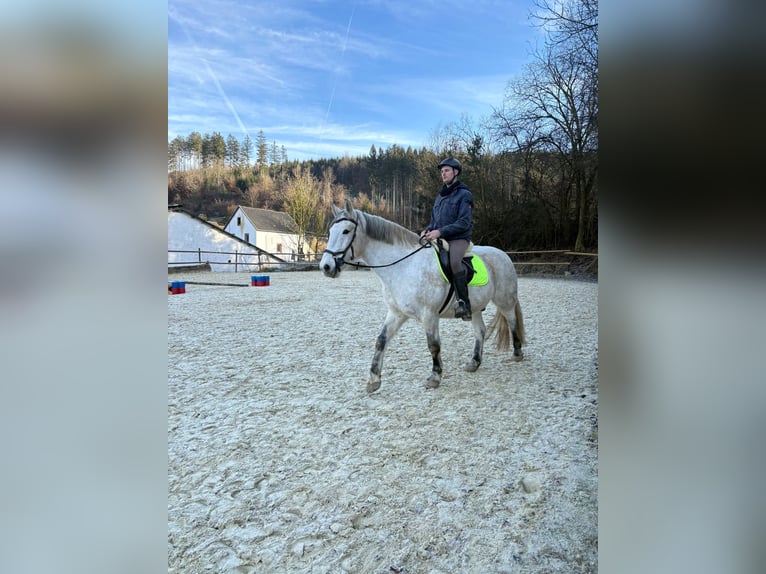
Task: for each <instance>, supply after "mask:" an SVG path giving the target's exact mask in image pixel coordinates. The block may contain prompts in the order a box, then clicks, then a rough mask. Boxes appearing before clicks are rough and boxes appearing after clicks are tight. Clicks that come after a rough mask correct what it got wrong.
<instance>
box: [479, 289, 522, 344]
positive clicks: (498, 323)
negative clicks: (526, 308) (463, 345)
mask: <svg viewBox="0 0 766 574" xmlns="http://www.w3.org/2000/svg"><path fill="white" fill-rule="evenodd" d="M514 313H515V315H516V334H517V335H518V337H519V340H520V341H521V344H522V345H525V344H526V342H527V341H526V336H525V334H524V316H523V315H522V314H521V305H520V304H519V302H518V301H516V306H515V307H514ZM493 333H494V334H495V348H496V349H497V350H498V351H508V350H509V349H510V348H511V324H510V323H509V322H508V319H506V317H505V314H503V312H502V311H500V309H498V310H497V312H496V313H495V316H494V317H492V321H490V323H489V326H488V327H487V335H486V338H487V339H489V338H490V337H491V336H492V334H493Z"/></svg>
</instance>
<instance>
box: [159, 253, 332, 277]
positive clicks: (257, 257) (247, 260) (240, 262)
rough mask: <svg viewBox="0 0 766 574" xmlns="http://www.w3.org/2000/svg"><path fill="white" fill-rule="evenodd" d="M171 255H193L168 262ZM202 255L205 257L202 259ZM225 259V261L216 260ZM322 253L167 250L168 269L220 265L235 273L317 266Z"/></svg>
mask: <svg viewBox="0 0 766 574" xmlns="http://www.w3.org/2000/svg"><path fill="white" fill-rule="evenodd" d="M171 253H182V254H184V253H185V254H193V255H196V258H195V257H189V260H183V261H178V260H176V261H170V260H169V259H170V254H171ZM203 255H204V256H205V257H203ZM221 258H226V261H221V260H216V259H221ZM321 258H322V253H304V254H295V253H251V252H248V253H242V252H240V251H206V250H204V249H168V268H173V267H185V266H191V265H194V266H197V265H210V266H213V265H221V266H229V267H232V268H233V271H234V272H235V273H236V272H238V271H240V270H242V271H248V270H250V271H251V270H253V268H255V269H256V270H258V271H261V270H263V269H280V268H286V269H296V268H301V267H307V266H311V265H316V264H318V262H319V260H320V259H321Z"/></svg>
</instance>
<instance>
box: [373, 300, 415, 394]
mask: <svg viewBox="0 0 766 574" xmlns="http://www.w3.org/2000/svg"><path fill="white" fill-rule="evenodd" d="M406 320H407V317H404V316H403V315H398V314H396V313H392V312H391V311H389V312H388V314H387V315H386V320H385V321H384V322H383V328H382V329H381V330H380V334H379V335H378V338H377V340H376V341H375V353H374V354H373V356H372V365H371V366H370V380H369V381H368V382H367V392H368V393H374V392H375V391H377V390H378V389H379V388H380V373H381V371H382V370H383V358H384V357H385V356H386V346H387V345H388V343H389V342H390V341H391V339H393V338H394V335H396V332H397V331H398V330H399V328H400V327H401V326H402V325H403V324H404V322H405V321H406Z"/></svg>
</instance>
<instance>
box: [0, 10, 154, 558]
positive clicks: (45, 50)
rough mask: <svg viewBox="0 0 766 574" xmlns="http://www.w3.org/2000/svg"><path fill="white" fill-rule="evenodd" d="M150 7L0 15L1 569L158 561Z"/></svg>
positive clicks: (152, 90)
mask: <svg viewBox="0 0 766 574" xmlns="http://www.w3.org/2000/svg"><path fill="white" fill-rule="evenodd" d="M166 31H167V5H166V4H165V3H161V4H159V5H157V4H156V3H147V2H143V1H139V2H137V3H128V4H124V3H123V4H114V3H100V2H95V1H89V2H70V3H66V4H61V3H53V2H39V1H34V0H33V1H31V2H26V3H23V4H22V3H15V4H13V5H11V6H8V7H6V10H4V13H3V19H2V22H1V23H0V46H1V47H2V49H1V50H0V54H2V56H0V77H2V78H3V80H2V82H0V178H2V183H1V184H0V190H2V192H1V193H0V198H2V199H1V200H2V210H0V264H2V275H1V276H0V311H1V312H2V317H3V319H2V321H0V343H1V344H2V345H1V347H0V348H2V357H3V361H2V364H3V376H2V380H3V384H2V389H3V397H2V401H0V430H2V433H3V436H4V440H3V447H2V454H3V473H2V478H0V481H2V489H1V491H2V494H0V497H2V501H1V503H0V506H2V508H3V515H4V520H3V535H2V536H1V537H0V540H2V542H0V569H1V570H3V571H5V572H38V571H55V572H77V573H83V572H94V573H95V572H99V573H100V572H126V573H127V572H150V571H155V572H156V571H161V570H162V569H166V568H167V511H166V509H167V501H166V492H167V474H166V458H167V446H166V444H167V438H166V437H167V431H166V420H167V414H166V413H167V394H166V374H167V354H166V353H167V314H166V313H167V311H166V295H164V294H163V291H164V289H165V285H164V283H165V280H166V276H165V274H166V263H165V255H164V251H165V249H166V248H165V240H166V234H167V232H166V216H165V211H166V203H167V202H166V194H165V183H166V153H167V147H166V142H167V34H166Z"/></svg>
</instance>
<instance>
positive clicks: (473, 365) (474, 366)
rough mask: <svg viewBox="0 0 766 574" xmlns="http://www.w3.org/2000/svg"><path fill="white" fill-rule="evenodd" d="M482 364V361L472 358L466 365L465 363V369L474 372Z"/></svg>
mask: <svg viewBox="0 0 766 574" xmlns="http://www.w3.org/2000/svg"><path fill="white" fill-rule="evenodd" d="M480 364H481V363H477V362H476V361H474V360H470V361H468V362H467V363H466V364H465V365H463V370H464V371H466V372H469V373H474V372H476V369H478V368H479V365H480Z"/></svg>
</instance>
